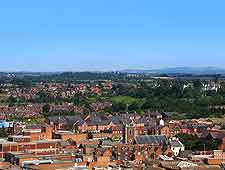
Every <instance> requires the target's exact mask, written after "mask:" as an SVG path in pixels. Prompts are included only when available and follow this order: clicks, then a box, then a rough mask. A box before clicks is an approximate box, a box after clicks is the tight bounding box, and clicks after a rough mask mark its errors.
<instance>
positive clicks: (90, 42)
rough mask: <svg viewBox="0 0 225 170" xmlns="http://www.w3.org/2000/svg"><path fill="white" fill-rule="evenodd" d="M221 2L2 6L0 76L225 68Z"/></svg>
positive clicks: (86, 0) (73, 1) (25, 0)
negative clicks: (193, 67) (0, 72)
mask: <svg viewBox="0 0 225 170" xmlns="http://www.w3.org/2000/svg"><path fill="white" fill-rule="evenodd" d="M224 6H225V1H224V0H215V1H212V0H81V1H78V0H64V1H62V0H38V1H31V0H19V1H18V0H7V1H1V2H0V70H1V71H22V70H23V71H63V70H73V71H76V70H79V71H80V70H119V69H131V68H143V69H147V68H159V67H179V66H217V67H225V48H224V47H225V10H224Z"/></svg>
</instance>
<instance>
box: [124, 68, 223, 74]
mask: <svg viewBox="0 0 225 170" xmlns="http://www.w3.org/2000/svg"><path fill="white" fill-rule="evenodd" d="M121 72H122V73H139V74H141V73H145V74H195V75H202V74H209V75H210V74H225V69H223V68H218V67H169V68H162V69H126V70H122V71H121Z"/></svg>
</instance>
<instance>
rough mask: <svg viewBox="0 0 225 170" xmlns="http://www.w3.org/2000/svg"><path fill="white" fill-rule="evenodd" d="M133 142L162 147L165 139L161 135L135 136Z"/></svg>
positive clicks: (165, 141)
mask: <svg viewBox="0 0 225 170" xmlns="http://www.w3.org/2000/svg"><path fill="white" fill-rule="evenodd" d="M135 141H136V143H137V144H147V145H163V144H165V143H167V138H166V137H165V136H162V135H144V136H137V137H136V139H135Z"/></svg>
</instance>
